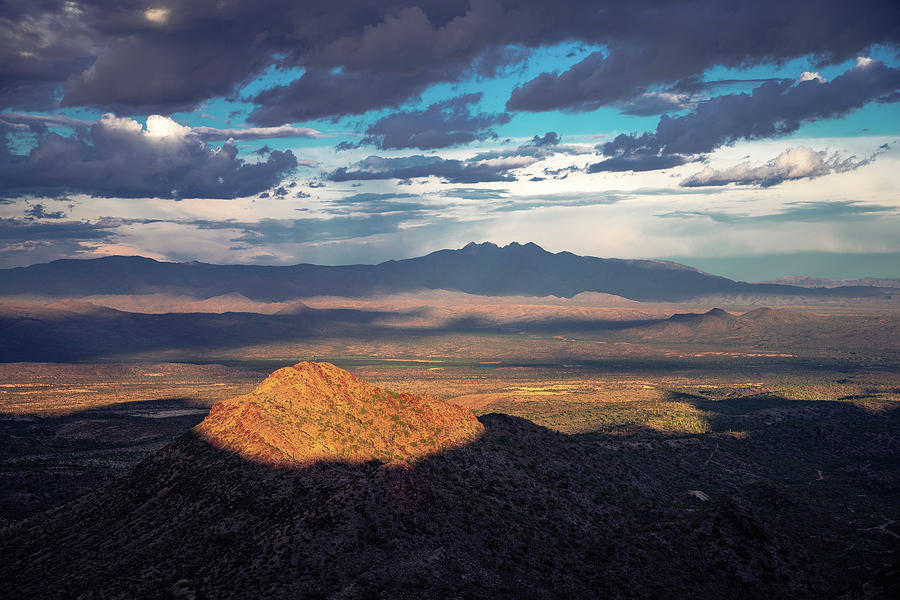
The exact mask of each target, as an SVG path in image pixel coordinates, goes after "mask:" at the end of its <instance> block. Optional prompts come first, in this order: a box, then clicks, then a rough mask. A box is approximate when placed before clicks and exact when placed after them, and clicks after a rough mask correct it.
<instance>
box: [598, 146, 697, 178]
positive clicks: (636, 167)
mask: <svg viewBox="0 0 900 600" xmlns="http://www.w3.org/2000/svg"><path fill="white" fill-rule="evenodd" d="M691 160H693V159H692V158H691V157H689V156H685V155H682V154H658V153H655V152H636V151H630V152H622V153H621V154H618V155H616V156H613V157H612V158H607V159H606V160H603V161H601V162H598V163H593V164H591V165H588V167H587V172H588V173H602V172H604V171H613V172H615V171H656V170H659V169H670V168H672V167H677V166H680V165H683V164H685V163H688V162H691Z"/></svg>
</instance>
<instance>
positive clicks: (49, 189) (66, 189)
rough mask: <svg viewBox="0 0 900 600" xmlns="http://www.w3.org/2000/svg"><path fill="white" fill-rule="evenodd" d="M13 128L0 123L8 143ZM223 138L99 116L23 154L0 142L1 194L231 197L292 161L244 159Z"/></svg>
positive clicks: (42, 136)
mask: <svg viewBox="0 0 900 600" xmlns="http://www.w3.org/2000/svg"><path fill="white" fill-rule="evenodd" d="M12 133H15V128H14V127H12V126H10V125H9V124H5V123H3V122H0V134H2V135H4V137H5V138H6V139H7V140H8V139H9V135H11V134H12ZM237 153H238V150H237V147H236V146H235V144H234V143H233V142H232V141H231V140H229V141H227V142H225V143H224V144H222V146H220V147H218V148H209V147H208V146H207V145H206V144H205V143H204V141H203V139H202V138H201V137H200V136H199V135H197V134H195V133H194V132H193V131H192V130H191V128H189V127H184V126H182V125H179V124H178V123H176V122H175V121H173V120H172V119H169V118H167V117H163V116H160V115H152V116H150V117H149V118H148V119H147V127H146V129H144V128H142V126H141V124H140V123H138V122H137V121H133V120H131V119H127V118H121V117H116V116H114V115H112V114H106V115H104V116H103V118H102V119H101V120H99V121H97V122H94V123H92V124H91V125H90V127H79V128H78V129H76V130H75V132H74V134H73V135H72V136H63V135H59V134H57V133H54V132H50V131H46V130H44V131H41V132H39V133H38V134H37V136H36V139H35V140H34V146H33V148H31V150H30V152H28V154H25V155H22V154H16V153H13V152H12V151H11V150H10V148H9V146H8V144H7V145H4V146H2V147H0V181H2V184H0V186H2V187H0V195H2V196H6V197H10V196H15V195H24V194H35V195H50V194H54V195H55V194H60V193H83V194H91V195H95V196H106V197H125V198H135V197H156V198H237V197H242V196H250V195H254V194H257V193H259V192H262V191H263V190H266V189H269V188H271V187H273V186H276V185H277V184H278V183H279V182H280V181H281V180H282V179H283V178H284V177H285V176H286V175H287V174H288V173H290V172H291V171H292V170H293V169H294V168H295V167H296V166H297V164H298V163H297V159H296V157H295V156H294V155H293V153H292V152H291V151H289V150H288V151H278V150H275V151H272V152H271V153H269V155H268V157H267V159H266V160H261V161H259V162H255V163H247V162H245V161H244V160H243V159H240V158H238V157H237Z"/></svg>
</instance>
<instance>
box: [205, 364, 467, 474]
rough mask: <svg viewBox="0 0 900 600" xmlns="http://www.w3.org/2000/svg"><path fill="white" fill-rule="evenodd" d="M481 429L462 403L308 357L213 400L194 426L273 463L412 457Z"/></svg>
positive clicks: (214, 440) (227, 446) (216, 443)
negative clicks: (239, 392) (385, 385)
mask: <svg viewBox="0 0 900 600" xmlns="http://www.w3.org/2000/svg"><path fill="white" fill-rule="evenodd" d="M482 431H483V427H482V425H481V423H479V422H478V420H477V419H476V418H475V416H474V415H472V413H471V412H469V411H467V410H465V409H463V408H460V407H458V406H453V405H449V404H445V403H443V402H441V401H440V400H438V399H437V398H432V397H428V396H414V395H411V394H398V393H395V392H391V391H388V390H383V389H380V388H377V387H374V386H372V385H369V384H368V383H366V382H365V381H362V380H360V379H357V378H356V377H354V376H353V375H352V374H350V373H349V372H347V371H345V370H343V369H340V368H338V367H336V366H334V365H332V364H330V363H312V362H301V363H298V364H296V365H294V366H292V367H285V368H283V369H279V370H278V371H275V372H274V373H272V374H271V375H270V376H269V377H267V378H266V380H265V381H263V382H262V383H260V384H259V386H258V387H257V388H256V389H255V390H253V392H251V393H250V394H247V395H245V396H237V397H235V398H231V399H229V400H223V401H222V402H217V403H216V404H215V405H213V407H212V409H211V410H210V411H209V416H207V417H206V419H204V421H203V422H202V423H200V425H198V426H197V427H196V432H197V433H198V434H199V436H200V437H201V438H203V439H204V440H206V441H207V442H208V443H209V444H210V445H212V446H213V447H215V448H218V449H221V450H227V451H230V452H234V453H236V454H238V455H240V456H241V457H243V458H245V459H248V460H252V461H256V462H261V463H264V464H269V465H278V466H301V465H309V464H311V463H313V462H316V461H323V460H343V461H348V462H354V463H362V462H366V461H369V460H378V461H382V462H390V461H392V460H407V461H409V460H414V459H417V458H421V457H424V456H428V455H429V454H434V453H436V452H440V451H444V450H447V449H449V448H453V447H456V446H459V445H462V444H464V443H466V442H470V441H472V440H473V439H474V438H475V437H477V436H478V435H479V434H480V433H481V432H482Z"/></svg>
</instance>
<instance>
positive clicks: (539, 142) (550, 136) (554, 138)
mask: <svg viewBox="0 0 900 600" xmlns="http://www.w3.org/2000/svg"><path fill="white" fill-rule="evenodd" d="M559 140H560V137H559V134H558V133H556V132H555V131H548V132H547V133H545V134H544V135H536V136H534V137H533V138H531V145H532V146H538V147H543V146H556V145H558V144H559Z"/></svg>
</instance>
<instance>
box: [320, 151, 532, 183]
mask: <svg viewBox="0 0 900 600" xmlns="http://www.w3.org/2000/svg"><path fill="white" fill-rule="evenodd" d="M517 166H521V165H517ZM517 166H509V165H506V164H492V163H489V162H470V161H461V160H456V159H444V158H441V157H439V156H423V155H415V156H403V157H399V158H384V157H381V156H369V157H368V158H366V159H364V160H361V161H359V162H358V163H356V164H355V165H354V167H355V169H350V168H348V167H341V168H339V169H336V170H335V171H333V172H332V173H330V174H329V175H328V179H330V180H331V181H357V180H359V181H365V180H375V179H412V178H418V177H437V178H438V179H443V180H445V181H448V182H450V183H478V182H482V181H515V177H514V176H513V175H511V174H509V173H508V171H509V170H511V169H513V168H517Z"/></svg>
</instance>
